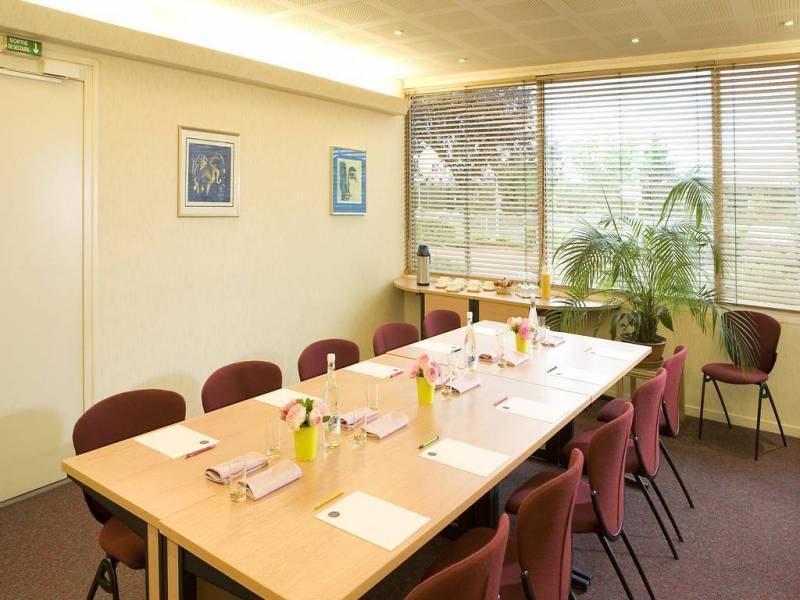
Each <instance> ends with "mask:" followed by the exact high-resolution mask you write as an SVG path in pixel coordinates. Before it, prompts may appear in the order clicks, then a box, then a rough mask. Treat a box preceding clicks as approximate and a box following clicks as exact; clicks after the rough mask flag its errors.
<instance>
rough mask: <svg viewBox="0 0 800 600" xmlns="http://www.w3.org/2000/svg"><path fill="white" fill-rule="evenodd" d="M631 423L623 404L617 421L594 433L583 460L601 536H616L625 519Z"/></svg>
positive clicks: (628, 406)
mask: <svg viewBox="0 0 800 600" xmlns="http://www.w3.org/2000/svg"><path fill="white" fill-rule="evenodd" d="M632 423H633V406H632V405H631V403H630V402H625V403H624V408H623V410H622V413H621V414H620V415H619V416H618V417H617V418H615V419H614V420H612V421H609V422H608V423H606V424H605V425H603V426H602V427H600V428H598V429H597V431H595V433H594V435H593V436H592V441H591V442H589V450H588V456H587V457H586V464H587V471H588V474H589V486H590V487H591V488H592V493H593V494H594V495H595V500H594V502H595V511H596V512H597V518H598V520H599V521H600V525H601V528H603V529H604V531H601V533H603V534H607V535H608V536H610V537H616V536H617V535H619V532H620V530H621V529H622V520H623V517H624V515H625V456H626V455H627V449H628V439H629V437H630V435H631V424H632Z"/></svg>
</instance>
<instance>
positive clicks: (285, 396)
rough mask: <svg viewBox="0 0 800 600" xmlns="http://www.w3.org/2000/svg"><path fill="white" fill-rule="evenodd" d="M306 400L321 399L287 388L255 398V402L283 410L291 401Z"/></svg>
mask: <svg viewBox="0 0 800 600" xmlns="http://www.w3.org/2000/svg"><path fill="white" fill-rule="evenodd" d="M306 398H311V399H312V400H319V398H317V397H315V396H309V395H308V394H304V393H302V392H296V391H294V390H287V389H286V388H281V389H279V390H275V391H274V392H269V393H268V394H261V395H260V396H256V397H255V398H253V400H258V401H259V402H263V403H264V404H269V405H270V406H274V407H275V408H283V407H284V406H286V404H287V403H288V402H289V401H290V400H305V399H306Z"/></svg>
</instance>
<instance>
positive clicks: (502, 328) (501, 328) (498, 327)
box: [475, 321, 508, 334]
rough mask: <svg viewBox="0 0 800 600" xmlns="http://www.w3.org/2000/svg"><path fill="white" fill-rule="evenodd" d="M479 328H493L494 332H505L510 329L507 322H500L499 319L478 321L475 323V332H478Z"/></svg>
mask: <svg viewBox="0 0 800 600" xmlns="http://www.w3.org/2000/svg"><path fill="white" fill-rule="evenodd" d="M478 329H483V330H486V331H488V330H490V329H491V330H492V333H494V334H498V333H500V332H503V333H505V332H506V331H508V325H506V324H505V323H498V322H497V321H478V322H477V323H475V333H478Z"/></svg>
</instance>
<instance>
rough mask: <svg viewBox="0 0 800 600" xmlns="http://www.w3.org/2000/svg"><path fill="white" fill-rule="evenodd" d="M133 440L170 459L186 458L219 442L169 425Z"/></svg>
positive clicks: (189, 430) (177, 426)
mask: <svg viewBox="0 0 800 600" xmlns="http://www.w3.org/2000/svg"><path fill="white" fill-rule="evenodd" d="M133 439H134V440H135V441H137V442H139V443H140V444H142V445H143V446H147V447H148V448H152V449H153V450H155V451H157V452H161V454H164V455H166V456H169V457H170V458H178V457H179V456H186V455H187V454H191V453H192V452H196V451H198V450H202V449H203V448H208V447H209V446H215V445H217V443H218V442H219V440H215V439H214V438H212V437H209V436H207V435H205V434H203V433H200V432H198V431H194V430H193V429H189V428H188V427H184V426H183V425H170V426H169V427H164V428H163V429H156V430H155V431H151V432H150V433H143V434H142V435H137V436H136V437H135V438H133Z"/></svg>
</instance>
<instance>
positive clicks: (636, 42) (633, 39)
mask: <svg viewBox="0 0 800 600" xmlns="http://www.w3.org/2000/svg"><path fill="white" fill-rule="evenodd" d="M638 43H639V38H632V39H631V44H638Z"/></svg>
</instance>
